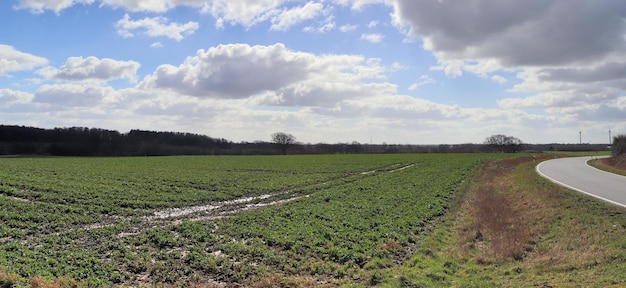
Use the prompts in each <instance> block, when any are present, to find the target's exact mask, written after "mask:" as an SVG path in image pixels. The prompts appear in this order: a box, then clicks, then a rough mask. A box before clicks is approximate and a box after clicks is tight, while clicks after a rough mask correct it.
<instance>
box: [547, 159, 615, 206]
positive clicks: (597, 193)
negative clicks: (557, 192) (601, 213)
mask: <svg viewBox="0 0 626 288" xmlns="http://www.w3.org/2000/svg"><path fill="white" fill-rule="evenodd" d="M591 159H593V158H592V157H589V156H587V157H574V158H559V159H554V160H547V161H544V162H541V163H539V165H537V173H539V175H541V176H543V177H544V178H547V179H548V180H550V181H552V182H554V183H556V184H559V185H561V186H565V187H567V188H570V189H572V190H575V191H578V192H581V193H585V194H587V195H590V196H593V197H596V198H599V199H602V200H604V201H607V202H610V203H613V204H616V205H619V206H622V207H625V208H626V176H621V175H617V174H613V173H609V172H605V171H602V170H599V169H596V168H594V167H591V166H589V165H587V161H588V160H591Z"/></svg>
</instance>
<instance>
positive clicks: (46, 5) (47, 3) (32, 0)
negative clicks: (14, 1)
mask: <svg viewBox="0 0 626 288" xmlns="http://www.w3.org/2000/svg"><path fill="white" fill-rule="evenodd" d="M94 1H95V0H19V4H18V5H16V6H15V8H17V9H29V10H30V11H32V12H33V13H43V12H44V11H45V10H52V11H54V12H55V13H57V14H59V12H61V10H63V9H66V8H69V7H71V6H73V5H74V4H88V5H89V4H92V3H93V2H94Z"/></svg>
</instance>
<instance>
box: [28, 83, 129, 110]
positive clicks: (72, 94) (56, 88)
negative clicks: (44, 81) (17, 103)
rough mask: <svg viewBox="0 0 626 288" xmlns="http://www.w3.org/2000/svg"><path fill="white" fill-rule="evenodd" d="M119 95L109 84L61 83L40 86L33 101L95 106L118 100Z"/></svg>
mask: <svg viewBox="0 0 626 288" xmlns="http://www.w3.org/2000/svg"><path fill="white" fill-rule="evenodd" d="M119 97H120V95H119V93H118V92H117V91H115V90H114V89H113V88H111V87H108V86H93V85H77V84H60V85H43V86H41V87H39V89H37V91H36V92H35V95H34V98H33V102H36V103H47V104H53V105H60V106H68V107H93V106H98V105H100V104H104V103H111V102H116V101H117V100H116V99H118V98H119Z"/></svg>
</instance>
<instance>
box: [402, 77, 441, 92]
mask: <svg viewBox="0 0 626 288" xmlns="http://www.w3.org/2000/svg"><path fill="white" fill-rule="evenodd" d="M435 83H437V81H435V79H433V78H431V77H430V76H428V75H422V76H420V77H419V79H418V81H417V82H416V83H413V84H411V86H409V90H411V91H414V90H417V88H419V87H420V86H424V85H428V84H435Z"/></svg>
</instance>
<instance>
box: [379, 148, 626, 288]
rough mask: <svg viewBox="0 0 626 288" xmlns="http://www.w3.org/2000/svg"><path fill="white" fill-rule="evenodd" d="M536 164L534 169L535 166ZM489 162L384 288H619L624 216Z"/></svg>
mask: <svg viewBox="0 0 626 288" xmlns="http://www.w3.org/2000/svg"><path fill="white" fill-rule="evenodd" d="M537 163H538V161H537ZM537 163H535V162H534V161H533V160H532V158H531V157H524V158H514V159H509V160H502V161H498V162H493V163H490V164H488V165H486V166H485V167H483V169H482V170H481V171H479V173H478V175H477V176H475V179H474V181H472V182H471V183H469V184H468V185H467V186H466V189H464V190H463V191H462V192H461V193H460V194H459V197H457V199H456V202H457V203H456V204H455V205H454V207H455V208H453V209H452V210H451V211H450V213H449V214H448V215H447V217H446V219H445V220H444V222H443V223H442V224H441V225H440V226H439V227H438V228H437V229H436V230H435V231H434V232H433V233H432V234H431V235H430V236H428V237H427V238H426V239H425V240H424V241H423V242H422V244H421V245H420V249H418V250H417V251H416V253H415V254H414V255H413V256H412V258H410V259H409V260H408V261H406V262H405V264H404V265H403V266H402V267H401V268H398V269H389V270H386V271H381V272H380V273H381V277H382V278H384V279H383V280H381V282H382V283H384V285H382V286H385V287H624V286H625V285H626V279H625V278H624V275H626V237H625V236H624V235H626V210H625V209H623V208H620V207H617V206H613V205H610V204H606V203H604V202H601V201H598V200H595V199H592V198H589V197H587V196H584V195H581V194H579V193H575V192H572V191H569V190H567V189H564V188H560V187H558V186H555V185H554V184H552V183H550V182H549V181H547V180H545V179H543V178H541V177H540V176H538V175H537V173H535V166H536V164H537Z"/></svg>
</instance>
